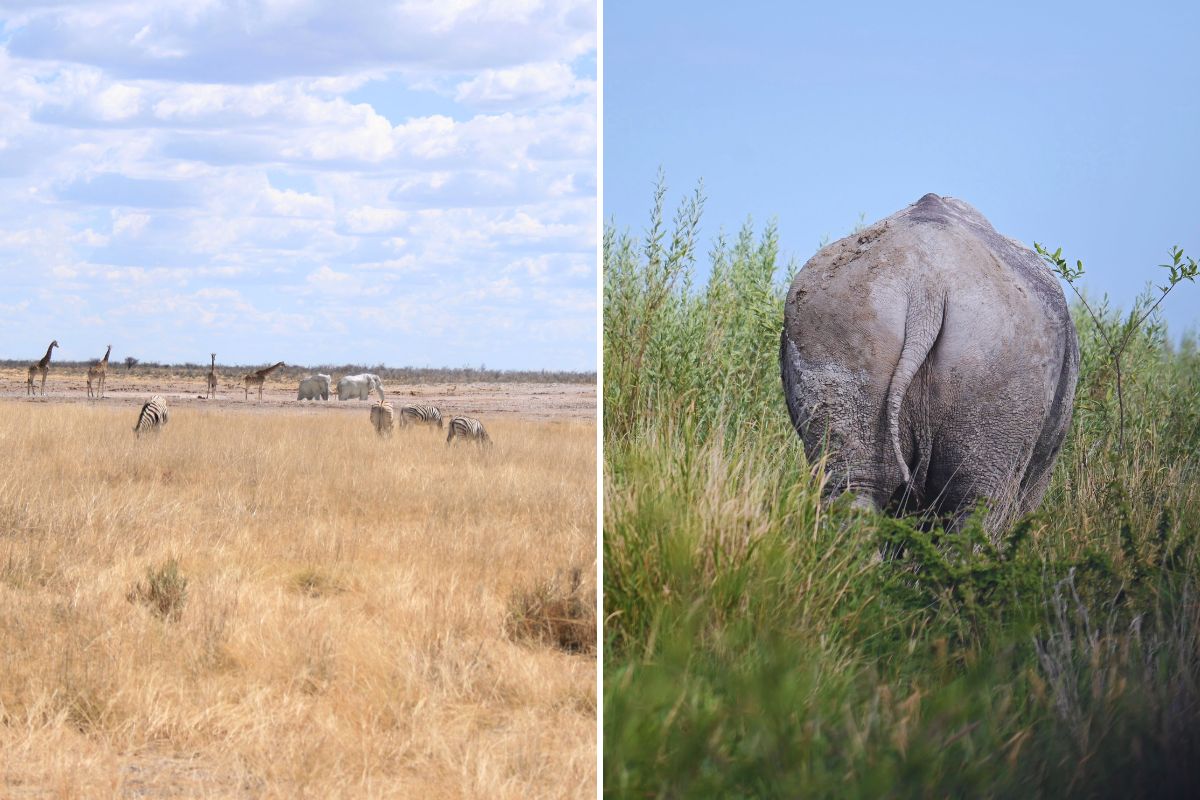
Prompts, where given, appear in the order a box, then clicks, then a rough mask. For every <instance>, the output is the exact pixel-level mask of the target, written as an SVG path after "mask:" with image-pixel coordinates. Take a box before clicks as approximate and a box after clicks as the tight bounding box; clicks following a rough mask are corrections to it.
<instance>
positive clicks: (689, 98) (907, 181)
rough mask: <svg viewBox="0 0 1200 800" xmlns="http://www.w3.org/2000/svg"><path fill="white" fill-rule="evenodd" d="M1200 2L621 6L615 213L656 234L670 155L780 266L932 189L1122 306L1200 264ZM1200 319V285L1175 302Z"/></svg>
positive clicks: (1186, 319)
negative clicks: (1071, 268) (1043, 248)
mask: <svg viewBox="0 0 1200 800" xmlns="http://www.w3.org/2000/svg"><path fill="white" fill-rule="evenodd" d="M1197 33H1200V6H1198V5H1196V4H1194V3H1189V4H1184V3H1167V4H1161V3H1150V4H1148V5H1147V4H1140V5H1136V6H1135V5H1130V4H1120V5H1110V4H1106V3H1095V2H1091V3H1069V4H1064V3H1037V4H1031V3H999V4H997V3H991V4H979V3H963V2H953V3H904V4H899V3H886V4H885V3H871V4H863V3H857V4H844V3H822V4H808V3H783V2H779V3H772V2H750V3H742V4H739V5H737V6H736V7H735V6H733V5H728V4H697V3H684V2H675V1H674V0H670V1H668V2H657V3H646V4H632V3H622V4H616V3H610V4H607V5H606V6H605V13H604V64H605V73H604V218H605V221H606V222H607V221H609V220H615V222H616V224H617V227H618V228H619V229H626V228H628V229H630V230H632V231H633V232H635V233H636V232H640V231H641V230H642V229H643V227H644V225H645V220H646V217H647V210H648V208H649V205H650V200H651V189H652V186H653V183H654V179H655V174H656V172H657V170H658V168H659V167H660V166H661V167H662V168H663V170H664V172H665V175H666V178H667V182H668V184H669V186H670V188H671V191H670V194H669V198H670V202H671V203H672V204H675V203H677V202H678V201H679V199H680V198H682V196H683V195H684V194H685V193H687V192H688V191H690V190H691V189H692V188H694V186H695V183H696V181H697V180H698V179H701V178H702V179H703V181H704V188H705V193H706V195H707V196H708V198H709V199H708V203H707V205H706V211H705V218H704V220H705V221H704V241H705V242H706V243H707V242H711V240H712V238H713V237H714V236H715V234H716V233H717V232H718V230H719V229H722V228H723V229H725V230H726V231H736V230H737V229H738V228H740V227H741V225H742V224H743V223H744V222H745V221H746V219H747V217H748V216H750V217H753V219H754V221H755V222H756V224H758V225H760V226H761V224H762V223H763V222H765V221H766V220H767V219H769V218H772V217H774V218H776V219H777V220H778V224H779V230H780V239H781V247H782V249H783V251H784V257H785V260H786V259H787V258H788V257H794V258H795V259H796V260H797V262H798V263H801V264H802V263H803V262H804V261H806V260H807V259H808V258H809V257H810V256H811V255H812V254H813V253H814V252H815V251H816V250H817V248H818V245H819V243H820V241H821V239H822V237H825V236H828V237H830V238H831V239H837V238H840V237H842V236H844V235H846V234H847V233H849V231H850V230H851V229H852V228H853V226H854V225H855V223H857V222H858V221H859V216H860V214H861V215H863V216H864V217H865V221H866V222H868V223H869V222H872V221H874V220H877V219H880V218H882V217H884V216H887V215H889V214H891V213H893V212H895V211H897V210H899V209H901V208H903V207H904V206H906V205H907V204H909V203H912V202H914V201H915V200H917V199H918V198H919V197H920V196H921V195H923V194H925V193H926V192H936V193H938V194H943V195H951V196H954V197H958V198H961V199H963V200H966V201H967V202H968V203H970V204H972V205H974V206H975V207H976V208H978V209H979V210H980V211H981V212H982V213H983V214H984V215H985V216H987V217H988V218H989V219H990V220H991V222H992V224H993V225H994V226H995V227H996V228H997V229H998V230H999V231H1000V232H1001V233H1004V234H1006V235H1008V236H1012V237H1014V238H1016V239H1019V240H1021V241H1024V242H1025V243H1027V244H1029V243H1032V242H1033V241H1038V242H1042V243H1044V244H1047V245H1050V246H1052V247H1059V246H1061V247H1062V248H1063V253H1064V255H1066V256H1068V257H1069V258H1070V259H1071V260H1072V263H1074V260H1075V259H1082V260H1083V262H1084V266H1085V267H1086V268H1087V270H1088V274H1087V275H1086V276H1085V278H1084V285H1085V286H1086V287H1087V289H1088V291H1089V293H1090V294H1095V295H1099V294H1101V293H1104V292H1108V293H1109V294H1110V295H1111V296H1112V298H1113V300H1114V301H1115V302H1117V303H1118V304H1120V305H1123V306H1124V307H1128V305H1129V302H1130V301H1131V299H1132V298H1133V297H1134V296H1135V295H1136V294H1137V293H1138V292H1139V291H1140V290H1141V289H1142V288H1143V287H1144V285H1145V283H1146V282H1147V281H1148V280H1152V279H1153V280H1155V281H1160V280H1161V278H1160V273H1163V272H1164V271H1163V270H1159V269H1157V268H1156V267H1155V266H1154V265H1157V264H1161V263H1163V262H1164V261H1166V260H1167V251H1168V250H1169V248H1170V247H1171V246H1172V245H1180V246H1182V247H1183V248H1184V249H1185V250H1186V251H1187V252H1188V253H1189V254H1191V255H1192V256H1194V257H1197V258H1200V89H1198V88H1197V87H1200V59H1198V58H1197V57H1196V49H1195V46H1194V44H1195V38H1196V35H1197ZM1164 310H1165V312H1166V317H1167V321H1168V325H1169V327H1170V328H1171V330H1172V331H1173V332H1174V333H1179V332H1181V331H1182V330H1183V329H1185V328H1192V329H1200V285H1193V284H1187V283H1185V284H1184V285H1182V286H1180V287H1179V288H1177V289H1176V290H1175V292H1174V293H1173V294H1172V295H1171V296H1170V297H1169V298H1168V300H1167V301H1166V303H1165V304H1164Z"/></svg>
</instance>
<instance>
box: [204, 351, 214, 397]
mask: <svg viewBox="0 0 1200 800" xmlns="http://www.w3.org/2000/svg"><path fill="white" fill-rule="evenodd" d="M216 397H217V354H216V353H213V354H212V366H211V367H209V368H208V397H205V398H204V399H206V400H207V399H209V398H212V399H214V400H215V399H216Z"/></svg>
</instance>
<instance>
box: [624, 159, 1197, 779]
mask: <svg viewBox="0 0 1200 800" xmlns="http://www.w3.org/2000/svg"><path fill="white" fill-rule="evenodd" d="M665 196H666V190H665V187H664V186H663V185H662V183H661V180H660V184H659V186H658V188H657V190H656V192H655V201H654V204H653V207H652V211H651V224H650V225H649V226H648V228H647V231H646V234H645V236H644V237H643V239H642V240H641V241H637V240H635V239H634V238H633V237H632V236H631V235H630V234H628V233H618V232H617V231H616V230H615V228H614V227H613V226H612V225H610V226H609V227H608V228H607V229H606V230H605V236H604V258H605V306H604V330H605V360H604V370H605V372H604V376H605V386H604V401H605V430H604V437H605V463H604V470H605V523H604V604H605V607H604V619H605V633H604V635H605V662H606V663H605V670H604V674H605V687H604V693H605V702H604V723H603V724H604V728H605V731H604V743H605V757H604V764H605V791H606V793H607V794H608V795H610V796H613V797H646V796H669V797H718V796H719V797H751V796H805V797H812V796H817V797H822V796H828V797H834V796H836V797H847V796H849V797H855V796H861V797H881V796H886V797H896V796H985V797H988V796H990V797H1018V796H1019V797H1059V796H1089V795H1092V796H1125V795H1132V796H1146V797H1149V796H1173V795H1174V796H1186V793H1187V792H1188V790H1189V788H1190V786H1191V782H1192V778H1193V777H1194V773H1195V769H1196V768H1195V766H1194V765H1195V764H1196V763H1200V762H1197V758H1198V757H1200V734H1198V733H1197V732H1198V731H1200V599H1198V598H1197V581H1196V568H1197V546H1196V533H1197V531H1200V489H1198V488H1197V487H1198V483H1197V476H1198V474H1200V397H1198V396H1197V393H1196V387H1197V386H1200V354H1198V353H1197V347H1196V344H1195V340H1194V339H1191V338H1186V339H1185V340H1184V343H1183V344H1182V345H1181V346H1180V347H1179V348H1176V349H1173V348H1172V347H1171V346H1170V345H1169V344H1168V342H1167V339H1166V336H1165V331H1164V330H1163V326H1162V325H1161V323H1160V322H1158V321H1157V320H1156V318H1155V317H1154V315H1153V314H1149V315H1144V314H1143V312H1144V311H1146V310H1147V309H1148V308H1150V306H1147V305H1145V304H1144V303H1145V302H1146V301H1144V300H1141V299H1139V300H1138V301H1137V303H1136V304H1135V313H1134V314H1133V315H1132V316H1131V317H1129V318H1125V317H1122V316H1121V315H1120V314H1119V313H1118V312H1117V311H1116V310H1115V309H1110V308H1109V306H1108V304H1107V303H1103V304H1100V305H1099V306H1098V307H1097V306H1093V309H1092V310H1094V311H1095V312H1096V313H1095V314H1094V315H1093V314H1091V313H1089V312H1088V310H1087V309H1085V308H1084V307H1083V306H1082V303H1080V304H1079V305H1078V306H1077V307H1075V308H1073V313H1074V317H1075V320H1076V325H1077V328H1078V332H1079V339H1080V348H1081V369H1080V382H1079V389H1078V392H1077V402H1076V407H1075V410H1074V417H1073V422H1072V429H1071V432H1070V435H1069V437H1068V440H1067V442H1066V444H1065V446H1064V448H1063V451H1062V454H1061V456H1060V459H1059V462H1058V465H1057V467H1056V471H1055V473H1054V476H1053V480H1052V483H1051V486H1050V489H1049V490H1048V492H1047V496H1046V499H1045V501H1044V502H1043V505H1042V508H1041V510H1040V511H1039V513H1038V514H1036V515H1034V516H1033V517H1031V518H1028V519H1025V520H1022V521H1020V522H1019V523H1018V524H1017V525H1016V526H1014V528H1013V529H1012V530H1011V531H1009V532H1008V533H1007V535H1006V536H1005V537H1004V538H1003V540H1002V541H999V542H992V541H991V540H990V539H989V537H988V536H986V535H985V534H984V531H983V528H982V525H981V521H982V513H983V512H982V511H981V512H980V514H978V515H976V516H975V517H973V518H972V519H971V521H970V522H969V523H968V524H967V525H965V526H963V528H962V530H960V531H958V532H955V533H951V532H947V531H944V530H942V529H941V528H939V527H937V526H936V525H930V524H929V523H928V522H925V521H922V520H909V519H892V518H888V517H882V516H877V515H868V514H863V513H862V512H860V511H858V510H856V509H852V508H850V505H849V503H848V502H847V501H845V500H839V501H837V502H834V503H832V504H829V505H822V503H821V500H820V497H821V485H822V482H823V480H824V473H823V469H822V464H821V463H809V461H808V460H807V459H806V457H805V454H804V452H803V448H802V447H801V445H800V442H799V440H798V438H797V437H796V435H795V433H794V432H793V431H792V429H791V426H790V423H789V420H788V416H787V412H786V409H785V407H784V403H783V398H782V391H781V387H780V383H779V376H778V362H777V358H778V337H779V329H780V324H781V321H782V298H783V294H784V290H785V287H786V285H787V282H788V280H789V279H790V276H791V273H792V272H793V271H794V270H793V268H792V267H791V266H790V265H789V266H787V267H785V268H782V269H781V268H779V267H778V265H777V260H778V242H777V240H776V236H775V231H774V228H773V227H772V226H768V227H767V228H766V229H765V230H764V231H762V232H761V233H759V234H757V235H756V234H755V232H754V230H753V229H752V228H751V226H750V225H749V224H747V226H746V227H745V228H743V229H742V231H741V232H740V233H739V235H738V236H737V237H736V239H735V241H734V242H733V243H732V244H730V243H727V242H725V241H724V240H723V239H721V238H718V240H717V243H716V244H715V245H714V247H713V248H712V250H711V252H710V254H709V262H710V264H709V265H708V266H710V269H709V271H708V275H707V278H706V280H705V281H704V284H703V285H702V286H698V285H697V278H696V275H695V274H694V272H693V270H694V267H695V262H696V258H695V255H694V253H695V249H696V245H695V240H696V238H697V233H698V230H699V215H700V211H701V207H702V202H703V197H702V194H701V193H700V192H696V193H695V194H693V195H691V196H690V197H689V198H688V199H686V200H685V201H684V202H683V203H682V205H681V206H680V209H679V211H678V213H677V214H676V215H675V221H674V224H673V227H671V228H669V229H668V227H667V226H666V224H665V223H664V222H663V218H664V217H663V202H664V198H665ZM1180 255H1181V256H1182V254H1180ZM1177 274H1179V273H1177ZM1128 319H1133V320H1135V322H1136V324H1134V325H1133V326H1132V327H1124V328H1123V327H1121V326H1122V325H1124V324H1125V323H1124V322H1122V320H1125V321H1126V322H1127V321H1128ZM1114 326H1116V327H1114ZM1118 331H1122V333H1121V339H1114V334H1115V333H1116V332H1118ZM1109 339H1114V341H1120V340H1124V341H1125V345H1124V348H1123V351H1122V355H1121V366H1120V369H1121V371H1122V382H1123V387H1122V388H1123V400H1122V402H1121V403H1118V402H1116V397H1115V390H1114V381H1115V370H1116V366H1115V364H1114V363H1113V359H1112V358H1111V357H1110V356H1111V354H1112V348H1111V347H1110V346H1109V345H1108V343H1107V341H1108V340H1109ZM1122 404H1123V407H1124V413H1123V415H1122V413H1121V409H1120V406H1121V405H1122ZM1122 419H1123V421H1122ZM1122 427H1123V428H1124V432H1123V437H1124V442H1123V446H1122V445H1121V437H1122Z"/></svg>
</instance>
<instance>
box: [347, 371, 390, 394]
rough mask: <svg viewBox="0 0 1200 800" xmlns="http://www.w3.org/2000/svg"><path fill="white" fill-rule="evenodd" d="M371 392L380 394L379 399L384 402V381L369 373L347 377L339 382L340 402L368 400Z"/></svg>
mask: <svg viewBox="0 0 1200 800" xmlns="http://www.w3.org/2000/svg"><path fill="white" fill-rule="evenodd" d="M371 392H378V393H379V399H380V400H383V381H381V380H380V379H379V376H378V375H372V374H371V373H369V372H364V373H362V374H361V375H347V376H346V377H344V378H342V379H341V380H340V381H338V382H337V395H338V400H367V399H369V398H370V397H371Z"/></svg>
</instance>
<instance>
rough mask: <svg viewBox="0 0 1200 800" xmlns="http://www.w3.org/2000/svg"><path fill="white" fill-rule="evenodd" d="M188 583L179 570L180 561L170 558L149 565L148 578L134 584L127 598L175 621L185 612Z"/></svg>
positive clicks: (147, 569) (166, 618) (164, 617)
mask: <svg viewBox="0 0 1200 800" xmlns="http://www.w3.org/2000/svg"><path fill="white" fill-rule="evenodd" d="M187 585H188V580H187V578H186V577H185V576H184V575H183V573H181V572H180V571H179V562H178V561H176V560H175V559H174V558H168V559H167V560H166V561H164V562H163V563H162V564H159V565H158V566H157V567H147V568H146V579H145V580H144V581H138V582H137V583H136V584H134V586H133V588H132V589H130V590H129V593H128V594H127V595H126V599H127V600H128V601H129V602H131V603H141V604H142V605H144V606H146V607H147V608H149V609H150V610H151V611H152V612H154V613H155V614H157V615H158V616H160V617H162V618H163V619H165V620H170V621H172V622H174V621H176V620H178V619H179V617H180V615H181V614H183V604H184V602H185V601H186V600H187Z"/></svg>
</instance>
